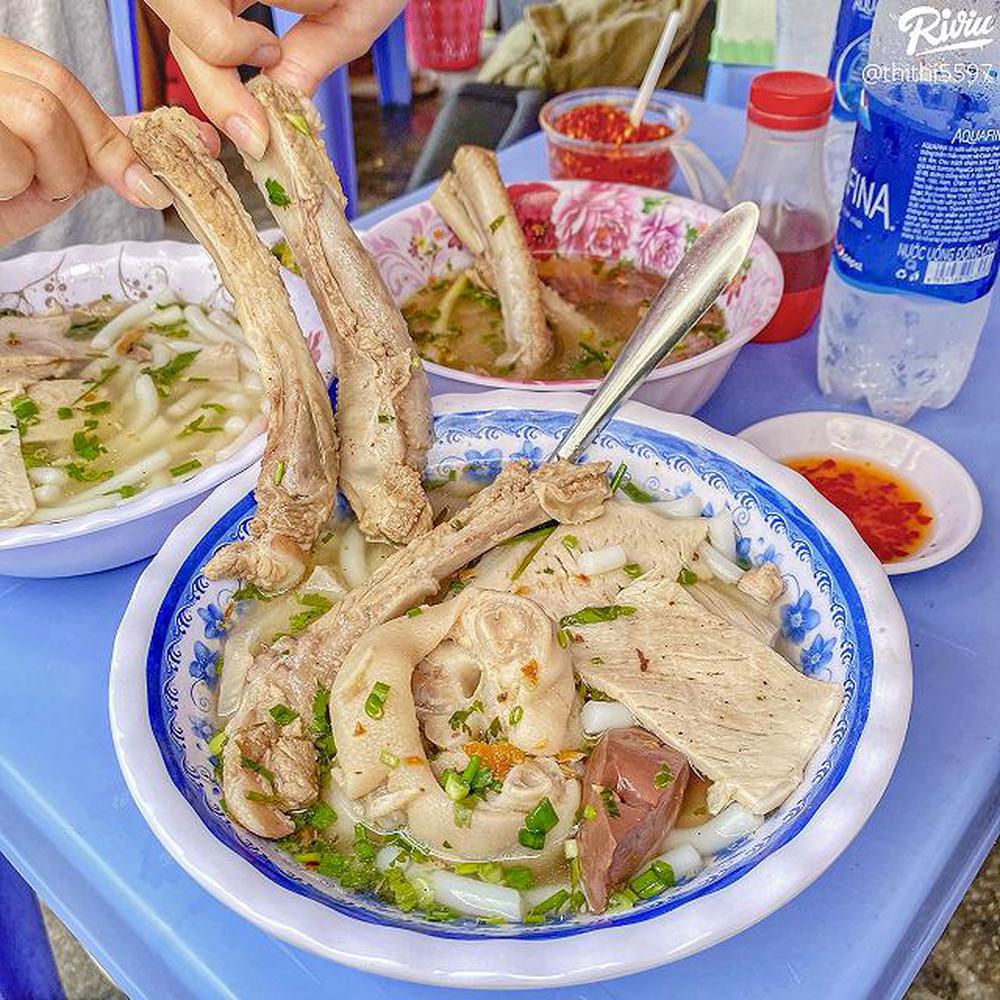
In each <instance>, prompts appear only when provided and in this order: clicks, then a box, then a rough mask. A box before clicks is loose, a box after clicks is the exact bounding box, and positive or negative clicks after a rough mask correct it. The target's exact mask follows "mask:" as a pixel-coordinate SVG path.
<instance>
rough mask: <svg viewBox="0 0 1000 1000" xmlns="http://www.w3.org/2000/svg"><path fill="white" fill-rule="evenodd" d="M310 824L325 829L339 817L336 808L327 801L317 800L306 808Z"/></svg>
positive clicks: (318, 828)
mask: <svg viewBox="0 0 1000 1000" xmlns="http://www.w3.org/2000/svg"><path fill="white" fill-rule="evenodd" d="M306 814H307V816H308V818H309V825H310V826H311V827H314V828H315V829H317V830H325V829H326V828H327V827H328V826H329V825H330V824H331V823H332V822H334V820H336V818H337V813H336V810H335V809H334V808H333V806H331V805H329V804H327V803H326V802H322V801H320V802H317V803H316V804H315V805H314V806H310V807H309V808H308V809H307V810H306Z"/></svg>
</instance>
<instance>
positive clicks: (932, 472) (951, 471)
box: [739, 411, 983, 576]
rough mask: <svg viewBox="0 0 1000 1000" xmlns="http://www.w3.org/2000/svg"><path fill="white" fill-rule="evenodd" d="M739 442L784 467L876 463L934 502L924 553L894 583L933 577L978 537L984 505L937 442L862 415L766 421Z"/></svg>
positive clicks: (896, 568) (896, 566)
mask: <svg viewBox="0 0 1000 1000" xmlns="http://www.w3.org/2000/svg"><path fill="white" fill-rule="evenodd" d="M739 437H741V438H742V439H743V440H744V441H749V442H750V443H751V444H753V445H756V447H758V448H760V450H761V451H762V452H764V454H765V455H769V456H770V457H771V458H773V459H775V460H776V461H778V462H783V461H786V460H788V459H791V458H799V457H804V456H807V455H833V456H836V455H843V456H848V457H853V458H861V459H868V460H869V461H872V462H875V463H877V464H878V465H881V466H883V467H884V468H888V469H891V470H892V471H894V472H896V473H898V474H899V475H900V476H901V477H902V478H903V479H904V480H906V481H907V482H909V483H912V484H913V486H914V487H915V488H916V489H917V491H918V492H919V493H920V494H922V495H923V497H924V498H925V499H926V500H927V504H928V506H929V508H930V511H931V514H932V516H933V518H934V519H933V521H932V522H931V525H930V532H929V534H928V536H927V540H926V541H925V542H924V544H923V546H922V547H921V548H920V549H919V550H917V551H916V552H915V553H914V554H913V555H912V556H910V557H909V558H908V559H900V560H899V561H898V562H891V563H885V564H884V565H885V571H886V573H888V574H889V575H890V576H897V575H899V574H902V573H915V572H916V571H917V570H921V569H930V568H931V567H932V566H939V565H940V564H941V563H943V562H947V560H949V559H952V558H953V557H954V556H957V555H958V553H959V552H961V551H962V550H963V549H964V548H965V547H966V546H967V545H968V544H969V543H970V542H971V541H972V540H973V539H974V538H975V537H976V535H977V534H978V532H979V528H980V525H981V524H982V523H983V501H982V498H981V497H980V495H979V490H978V488H977V487H976V484H975V482H974V481H973V479H972V476H970V475H969V473H968V472H966V471H965V467H964V466H963V465H962V464H961V463H960V462H959V461H958V459H956V458H954V457H953V456H952V455H951V454H949V453H948V452H947V451H945V450H944V448H942V447H941V446H940V445H938V444H935V443H934V442H933V441H931V440H930V439H929V438H925V437H923V436H922V435H920V434H917V433H916V432H914V431H911V430H909V429H908V428H906V427H900V426H898V425H897V424H891V423H889V422H888V421H885V420H878V419H876V418H875V417H867V416H862V415H861V414H859V413H835V412H822V411H819V412H812V413H788V414H785V415H783V416H780V417H772V418H771V419H770V420H762V421H761V422H760V423H757V424H753V425H752V426H750V427H747V428H746V429H745V430H742V431H740V433H739Z"/></svg>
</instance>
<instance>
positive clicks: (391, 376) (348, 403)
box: [244, 75, 432, 544]
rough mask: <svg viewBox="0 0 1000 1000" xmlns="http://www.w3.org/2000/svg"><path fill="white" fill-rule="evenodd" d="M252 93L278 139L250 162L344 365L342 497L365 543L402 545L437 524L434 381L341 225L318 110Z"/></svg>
mask: <svg viewBox="0 0 1000 1000" xmlns="http://www.w3.org/2000/svg"><path fill="white" fill-rule="evenodd" d="M249 89H250V91H251V92H252V93H253V94H254V96H255V97H256V98H257V99H258V100H259V101H260V103H261V104H262V105H263V106H264V111H265V113H266V114H267V119H268V125H269V126H270V130H271V140H270V143H269V145H268V147H267V150H266V152H265V154H264V157H263V159H261V160H260V161H257V160H253V159H250V158H249V157H245V158H244V162H245V163H246V166H247V169H248V170H249V171H250V173H251V174H252V175H253V178H254V180H255V181H256V183H257V186H258V187H259V188H260V189H261V192H262V193H263V195H264V200H265V201H266V203H267V205H268V207H269V208H270V209H271V213H272V215H273V216H274V218H275V221H276V222H277V223H278V225H279V226H281V229H282V232H283V233H284V235H285V240H286V241H287V243H288V246H289V248H290V249H291V251H292V255H293V257H294V258H295V261H296V263H297V264H298V265H299V267H300V269H301V271H302V274H303V276H304V277H305V279H306V283H307V284H308V285H309V290H310V291H311V292H312V295H313V298H314V299H315V300H316V305H317V306H318V307H319V311H320V314H321V315H322V317H323V322H324V324H325V326H326V329H327V332H328V334H329V335H330V339H331V342H332V344H333V350H334V354H335V356H336V359H337V414H336V418H337V429H338V431H339V434H340V486H341V489H342V490H343V491H344V494H345V496H346V497H347V499H348V501H349V502H350V504H351V507H352V508H353V510H354V513H355V514H356V515H357V518H358V526H359V527H360V528H361V531H362V533H363V534H364V535H365V537H366V538H368V539H370V540H372V541H388V542H393V543H395V544H405V543H406V542H408V541H410V539H411V538H416V537H417V536H418V535H422V534H424V533H425V532H427V531H430V529H431V522H432V517H431V509H430V505H429V504H428V502H427V496H426V494H425V493H424V489H423V485H422V483H421V479H422V476H423V470H424V460H425V457H426V455H427V449H428V448H429V447H430V441H431V404H430V392H429V389H428V386H427V377H426V375H425V374H424V370H423V367H422V366H421V363H420V358H419V356H418V355H417V352H416V350H415V349H414V347H413V342H412V341H411V340H410V334H409V330H408V329H407V327H406V320H404V319H403V317H402V314H401V313H400V311H399V307H398V306H397V305H396V303H395V301H394V300H393V297H392V295H391V293H390V292H389V289H388V288H386V286H385V282H384V281H383V280H382V276H381V275H380V274H379V270H378V268H377V267H376V265H375V262H374V261H373V260H372V258H371V256H370V254H369V253H368V251H367V250H366V249H365V248H364V246H363V245H362V243H361V241H360V240H359V239H358V237H357V235H356V234H355V232H354V230H353V229H352V228H351V225H350V223H349V222H348V221H347V217H346V216H345V215H344V206H345V204H346V202H345V199H344V195H343V192H342V191H341V187H340V181H339V180H338V178H337V175H336V173H335V172H334V169H333V166H332V165H331V163H330V160H329V158H328V157H327V155H326V152H325V150H324V148H323V144H322V142H321V141H320V139H319V134H320V131H321V129H322V127H323V125H322V122H321V121H320V118H319V115H318V114H317V112H316V109H315V107H314V106H313V103H312V102H311V101H310V100H309V99H308V98H307V97H305V96H303V95H302V94H300V93H299V92H298V91H295V90H293V89H291V88H289V87H285V86H282V85H281V84H278V83H275V82H274V81H273V80H270V79H269V78H268V77H266V76H263V75H262V76H258V77H257V78H256V79H254V80H253V81H252V82H251V83H250V84H249ZM275 182H277V184H279V185H280V188H278V187H276V186H275Z"/></svg>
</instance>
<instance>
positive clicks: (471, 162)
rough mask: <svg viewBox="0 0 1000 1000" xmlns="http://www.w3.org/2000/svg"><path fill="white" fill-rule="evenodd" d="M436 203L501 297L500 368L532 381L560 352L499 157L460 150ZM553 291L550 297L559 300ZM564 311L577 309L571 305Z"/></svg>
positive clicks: (435, 197)
mask: <svg viewBox="0 0 1000 1000" xmlns="http://www.w3.org/2000/svg"><path fill="white" fill-rule="evenodd" d="M431 204H432V205H433V206H434V208H436V209H437V211H438V214H439V215H440V216H441V218H442V219H444V221H445V222H446V223H447V224H448V226H449V227H450V228H451V229H452V230H453V231H454V233H455V235H456V236H457V237H458V238H459V239H460V240H461V241H462V243H463V244H464V245H465V248H466V249H467V250H468V251H469V252H470V253H471V254H473V255H474V256H475V257H476V267H475V270H474V273H475V276H476V277H477V278H478V279H479V280H480V281H481V282H482V283H483V284H485V285H487V286H488V287H489V288H492V289H493V290H494V291H495V292H496V293H497V295H498V296H499V297H500V310H501V313H502V314H503V325H504V338H505V340H506V341H507V350H506V352H505V353H504V354H502V355H501V356H500V358H498V359H497V363H498V364H500V365H513V366H514V367H513V369H512V374H514V375H516V376H518V377H520V378H530V377H531V376H532V375H534V374H535V373H536V372H537V371H538V370H539V369H540V368H541V367H542V365H544V364H545V362H546V361H548V360H549V358H550V357H551V356H552V351H553V348H554V341H553V337H552V332H551V331H550V330H549V328H548V325H547V324H546V322H545V315H546V310H545V304H544V302H543V299H542V292H543V289H547V286H545V285H543V284H542V283H541V282H540V281H539V280H538V272H537V270H536V268H535V262H534V260H533V259H532V257H531V251H530V250H529V249H528V244H527V241H526V240H525V238H524V233H523V232H522V231H521V227H520V226H519V225H518V222H517V216H516V215H515V213H514V207H513V205H511V201H510V196H509V195H508V194H507V188H506V187H505V186H504V183H503V181H502V180H501V179H500V174H499V172H498V171H497V161H496V157H495V156H494V155H493V153H491V152H490V151H489V150H487V149H481V148H480V147H479V146H462V147H460V148H459V150H458V151H457V152H456V153H455V158H454V160H453V161H452V169H451V170H449V171H448V173H446V174H445V175H444V177H443V178H442V179H441V183H440V184H439V185H438V187H437V190H436V191H435V192H434V194H433V195H432V196H431ZM547 291H548V293H549V296H548V297H549V298H551V297H552V296H555V298H558V296H557V295H556V294H555V293H554V292H553V291H552V290H551V289H547ZM561 301H562V300H561V299H560V302H561ZM563 307H564V311H565V310H572V306H570V305H569V304H568V303H563Z"/></svg>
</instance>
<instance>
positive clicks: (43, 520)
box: [30, 480, 128, 524]
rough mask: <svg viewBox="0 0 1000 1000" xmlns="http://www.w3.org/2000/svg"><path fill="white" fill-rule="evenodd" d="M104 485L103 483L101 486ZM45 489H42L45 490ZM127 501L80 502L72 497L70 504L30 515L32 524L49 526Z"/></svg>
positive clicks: (43, 508) (40, 509)
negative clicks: (55, 522) (54, 522)
mask: <svg viewBox="0 0 1000 1000" xmlns="http://www.w3.org/2000/svg"><path fill="white" fill-rule="evenodd" d="M109 481H110V480H109ZM101 485H102V486H103V485H104V484H103V483H102V484H101ZM45 488H46V487H42V489H45ZM127 502H128V501H126V500H122V499H120V498H117V497H103V496H98V497H91V498H90V499H89V500H80V499H79V498H78V497H74V498H73V501H72V502H71V503H61V504H54V505H53V506H51V507H39V508H38V509H37V510H36V511H35V513H34V514H32V515H31V521H30V523H32V524H49V523H50V522H52V521H68V520H70V518H74V517H83V515H84V514H93V513H94V511H96V510H105V509H106V508H108V507H117V506H118V505H119V504H121V503H127Z"/></svg>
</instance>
